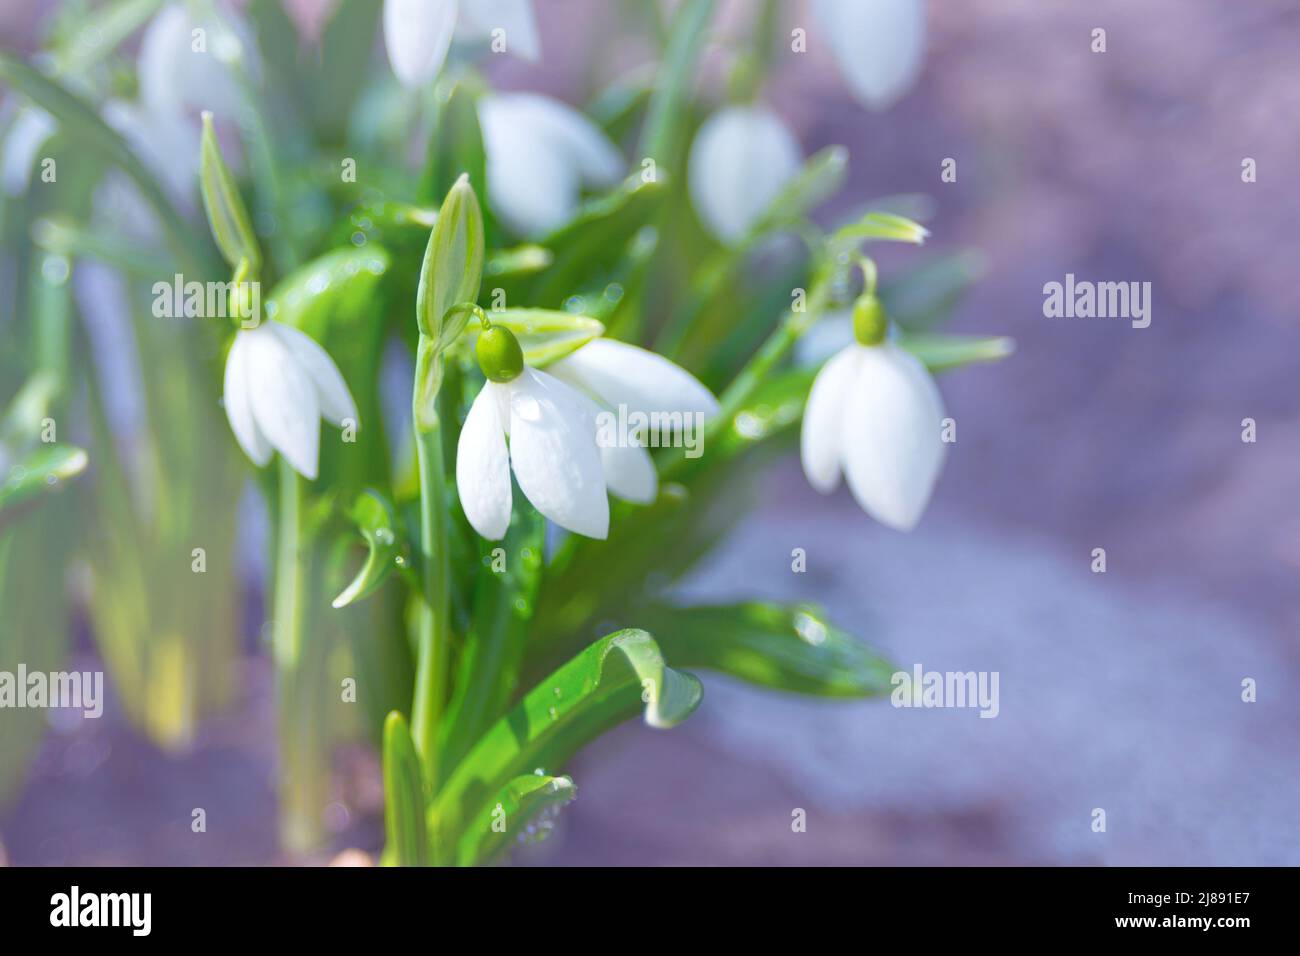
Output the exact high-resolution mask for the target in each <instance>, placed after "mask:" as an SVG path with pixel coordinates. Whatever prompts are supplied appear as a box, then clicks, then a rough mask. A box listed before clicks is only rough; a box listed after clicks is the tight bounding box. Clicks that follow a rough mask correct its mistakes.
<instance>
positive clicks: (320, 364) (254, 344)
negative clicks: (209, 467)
mask: <svg viewBox="0 0 1300 956" xmlns="http://www.w3.org/2000/svg"><path fill="white" fill-rule="evenodd" d="M224 401H225V406H226V417H227V418H228V419H229V420H230V428H231V430H232V431H233V432H234V433H235V439H236V440H237V441H238V442H239V447H240V448H242V449H244V453H245V454H246V455H248V457H249V458H251V459H252V460H253V462H254V464H256V465H258V466H259V467H261V466H262V465H265V464H266V463H267V462H268V461H270V460H271V452H272V450H274V451H278V452H279V453H280V454H281V455H283V456H284V458H285V460H286V461H288V462H289V464H290V465H292V466H293V468H294V470H295V471H297V472H298V473H299V474H301V475H302V476H303V477H304V478H307V479H309V480H313V481H314V480H315V478H316V468H317V465H318V464H319V459H320V424H319V419H320V418H322V417H323V418H324V419H325V420H326V421H328V422H330V423H331V424H334V425H338V426H340V427H342V426H343V425H344V423H345V422H348V421H351V422H355V421H356V418H357V408H356V405H355V404H354V403H353V401H352V393H351V392H349V391H348V386H347V383H346V382H344V381H343V376H342V375H341V374H340V373H339V370H338V367H337V366H336V365H335V364H334V360H333V359H331V358H330V357H329V353H328V352H326V351H325V350H324V349H323V348H321V347H320V345H318V344H317V343H316V341H315V340H314V339H313V338H312V337H311V336H309V335H307V334H306V333H304V332H300V331H299V330H298V329H295V328H293V327H292V326H288V325H283V324H281V323H279V322H273V321H270V320H265V321H263V322H262V323H261V324H260V325H258V326H257V327H256V328H253V329H240V330H239V332H237V333H236V334H235V342H234V344H233V345H232V346H231V347H230V355H229V357H228V358H227V359H226V380H225V395H224Z"/></svg>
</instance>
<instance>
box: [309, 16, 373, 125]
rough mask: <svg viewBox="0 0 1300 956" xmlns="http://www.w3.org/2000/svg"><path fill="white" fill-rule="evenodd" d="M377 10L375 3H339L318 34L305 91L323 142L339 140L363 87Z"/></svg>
mask: <svg viewBox="0 0 1300 956" xmlns="http://www.w3.org/2000/svg"><path fill="white" fill-rule="evenodd" d="M380 8H381V4H380V3H379V0H351V2H349V3H340V4H338V5H337V6H336V7H335V8H334V13H333V15H332V16H331V17H330V19H329V22H328V23H326V24H325V30H324V32H323V33H322V34H321V41H320V62H319V65H318V67H317V69H316V70H315V76H314V77H313V78H312V80H311V81H310V83H309V84H308V88H309V89H310V90H311V93H312V97H311V99H312V113H313V115H314V117H315V121H316V126H317V128H318V129H320V130H321V132H322V133H323V134H324V137H325V139H326V140H327V141H334V140H340V139H342V138H343V136H344V134H345V132H346V129H347V120H348V115H349V114H350V113H351V112H352V104H353V103H354V102H356V98H357V94H358V93H359V92H360V90H361V88H362V87H363V86H364V85H365V79H366V70H367V69H368V68H369V66H370V52H371V49H372V48H373V46H374V37H375V31H376V29H377V28H378V26H379V15H380Z"/></svg>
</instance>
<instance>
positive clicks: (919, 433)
mask: <svg viewBox="0 0 1300 956" xmlns="http://www.w3.org/2000/svg"><path fill="white" fill-rule="evenodd" d="M943 418H944V409H943V399H942V398H941V397H940V395H939V389H938V388H937V387H936V386H935V384H934V379H933V378H931V377H930V373H929V372H928V371H927V370H926V368H925V366H924V365H922V364H921V363H920V361H918V360H917V359H916V358H915V357H914V356H913V355H911V354H910V353H908V352H906V351H904V350H903V349H902V348H901V347H899V346H898V345H897V344H895V343H894V342H892V341H888V340H886V341H883V342H881V343H880V344H878V345H862V344H859V343H858V342H854V343H852V344H851V345H848V346H847V347H845V348H844V349H843V350H842V351H840V352H839V353H838V354H836V355H835V357H834V358H832V359H831V360H830V361H828V362H827V363H826V364H825V365H824V366H823V367H822V370H821V371H820V372H818V373H817V378H816V379H815V380H814V381H813V387H812V391H811V393H810V394H809V396H808V404H807V407H806V408H805V409H804V416H803V432H802V435H801V449H800V450H801V453H802V459H803V470H804V474H805V475H807V476H808V481H809V483H810V484H811V485H812V486H813V487H814V488H816V489H817V490H818V491H820V492H822V493H823V494H829V493H830V492H832V491H834V490H835V487H836V485H838V484H839V480H840V473H841V471H842V472H843V473H844V476H845V478H846V479H847V482H848V486H849V490H850V491H851V492H852V493H853V497H854V498H855V499H856V500H857V502H858V504H859V505H860V506H861V507H862V509H863V510H864V511H866V512H867V514H869V515H871V516H872V517H873V518H875V519H876V520H877V521H879V522H880V523H881V524H884V525H887V526H889V527H891V528H895V529H897V530H899V531H908V530H910V529H911V528H913V527H914V526H915V525H916V523H917V521H919V520H920V518H921V514H922V513H923V512H924V511H925V506H926V504H927V503H928V502H929V500H930V493H931V491H933V489H934V484H935V481H936V480H937V479H938V477H939V469H940V467H941V466H942V465H943V457H944V444H943V442H942V441H941V438H940V436H941V429H942V424H941V423H942V421H943Z"/></svg>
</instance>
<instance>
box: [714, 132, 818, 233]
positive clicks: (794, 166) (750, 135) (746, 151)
mask: <svg viewBox="0 0 1300 956" xmlns="http://www.w3.org/2000/svg"><path fill="white" fill-rule="evenodd" d="M799 165H800V151H799V143H798V141H797V140H796V139H795V137H794V134H793V133H791V132H790V129H789V127H787V126H786V124H785V122H784V121H783V120H782V119H781V118H780V117H779V116H777V115H776V114H775V113H773V112H772V111H771V110H769V109H766V108H764V107H761V106H729V107H726V108H724V109H721V110H719V111H718V112H716V113H714V114H713V115H712V116H710V117H709V118H708V119H707V120H706V121H705V122H704V125H703V126H701V127H700V131H699V132H698V133H697V134H696V136H695V142H694V143H693V144H692V145H691V155H690V161H689V177H690V193H691V202H692V203H693V204H694V205H695V211H696V212H697V213H699V216H700V219H701V221H702V222H703V223H704V225H705V226H706V227H707V228H708V230H709V231H710V232H712V233H713V234H714V235H715V236H717V238H718V239H720V240H722V241H723V242H725V243H728V244H732V243H736V242H738V241H740V240H741V239H743V238H744V236H745V234H746V233H747V232H749V230H750V228H752V227H753V226H754V225H755V224H756V223H757V222H758V220H759V219H760V218H762V216H763V214H764V213H765V212H767V210H768V208H769V207H770V206H771V205H772V202H773V201H774V200H775V199H776V197H777V195H778V194H780V192H781V190H782V189H783V188H784V187H785V185H786V184H787V183H789V182H790V180H792V179H794V177H795V176H796V175H798V173H799Z"/></svg>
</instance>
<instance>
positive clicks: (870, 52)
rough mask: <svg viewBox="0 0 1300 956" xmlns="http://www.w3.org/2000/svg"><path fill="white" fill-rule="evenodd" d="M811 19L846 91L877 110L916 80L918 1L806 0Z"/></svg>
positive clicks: (921, 47)
mask: <svg viewBox="0 0 1300 956" xmlns="http://www.w3.org/2000/svg"><path fill="white" fill-rule="evenodd" d="M812 12H813V17H814V18H815V19H816V22H817V25H818V26H819V27H820V31H821V33H822V35H823V37H824V39H825V42H826V43H827V45H828V46H829V47H830V50H831V55H832V56H834V58H835V62H836V63H837V64H838V65H839V68H840V73H841V74H843V76H844V79H845V81H846V82H847V83H848V85H849V89H851V90H852V91H853V95H854V96H855V97H856V98H857V99H858V101H859V102H861V103H862V105H864V106H866V107H867V108H868V109H872V110H882V109H885V108H886V107H888V106H891V105H893V103H894V102H896V101H897V100H898V99H899V98H900V97H901V96H902V95H903V94H904V93H906V92H907V90H908V89H909V88H910V87H911V85H912V84H913V83H914V82H915V81H916V78H917V76H918V75H919V74H920V72H921V63H922V60H923V59H924V56H925V2H924V0H812Z"/></svg>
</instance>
